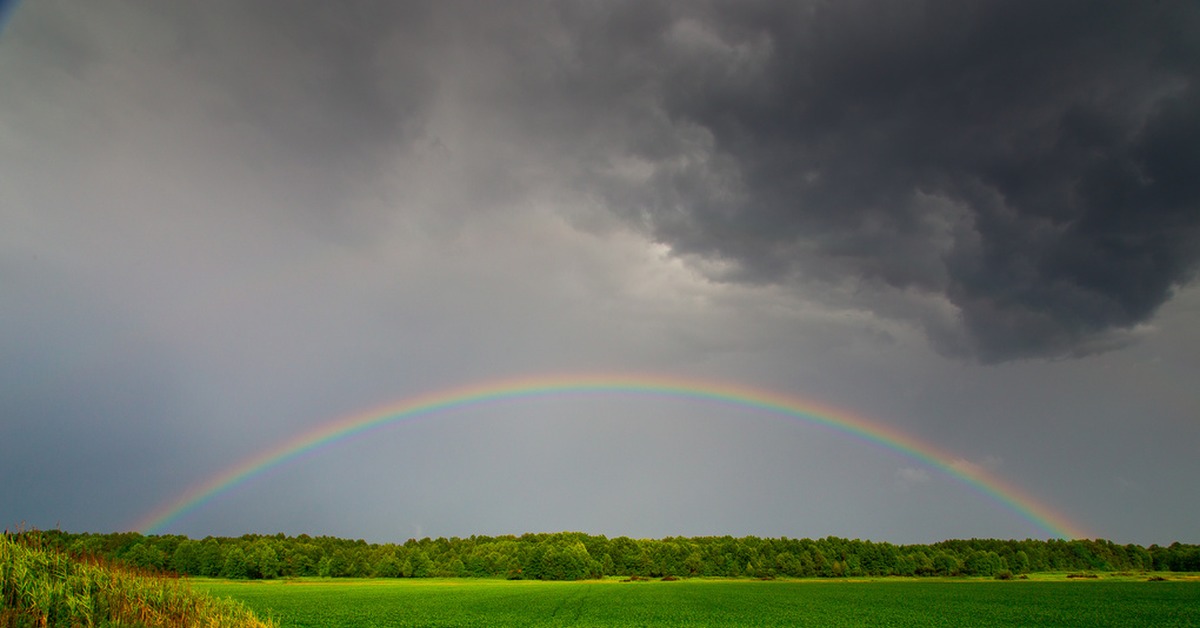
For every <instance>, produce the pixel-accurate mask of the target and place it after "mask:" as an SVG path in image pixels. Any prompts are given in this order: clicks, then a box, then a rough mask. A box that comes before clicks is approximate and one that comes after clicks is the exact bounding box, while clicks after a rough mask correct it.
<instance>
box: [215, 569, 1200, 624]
mask: <svg viewBox="0 0 1200 628" xmlns="http://www.w3.org/2000/svg"><path fill="white" fill-rule="evenodd" d="M1059 578H1062V576H1059ZM193 586H195V587H196V588H198V589H202V590H208V591H211V592H213V593H215V594H218V595H228V596H230V597H233V598H234V599H237V600H240V601H243V602H245V603H246V604H247V605H248V606H250V607H251V608H252V609H254V611H255V612H257V613H258V614H259V615H260V616H270V617H273V618H275V619H278V620H279V621H280V624H281V625H282V626H284V627H289V626H301V627H309V626H311V627H317V626H321V627H325V626H340V627H345V628H351V627H358V626H363V627H373V628H384V627H392V626H481V627H482V626H500V627H502V626H613V627H617V626H620V627H629V626H763V627H770V626H835V627H836V626H921V627H928V626H955V627H958V626H980V627H991V626H1088V627H1098V626H1156V627H1165V626H1200V582H1197V581H1172V582H1146V581H1144V579H1126V580H1120V579H1112V580H1100V581H1095V580H1091V581H1066V580H1065V579H1058V580H1052V579H1039V580H1023V581H1009V582H998V581H993V580H928V579H926V580H919V581H918V580H902V579H886V580H877V581H826V580H803V581H769V582H760V581H746V580H740V581H730V580H683V581H677V582H658V581H652V582H619V581H616V580H607V581H602V582H596V581H590V582H528V581H516V582H512V581H504V580H464V579H450V580H349V581H347V580H337V581H331V580H301V581H269V582H264V581H256V582H232V581H223V580H196V581H195V582H194V583H193Z"/></svg>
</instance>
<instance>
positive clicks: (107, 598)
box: [0, 532, 277, 628]
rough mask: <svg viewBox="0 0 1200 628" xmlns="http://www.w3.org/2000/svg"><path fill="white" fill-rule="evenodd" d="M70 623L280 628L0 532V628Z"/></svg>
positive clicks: (166, 582) (180, 584)
mask: <svg viewBox="0 0 1200 628" xmlns="http://www.w3.org/2000/svg"><path fill="white" fill-rule="evenodd" d="M49 626H69V627H72V628H74V627H76V626H80V627H87V628H106V627H117V626H124V627H131V628H132V627H159V626H161V627H164V628H224V627H229V628H276V626H277V624H276V623H275V622H273V621H264V620H261V619H259V618H257V617H255V616H254V614H253V613H251V612H250V611H249V610H248V609H247V608H246V607H245V606H243V605H241V604H239V603H237V602H234V601H233V600H229V599H218V598H214V597H212V596H209V595H207V594H204V593H200V592H196V591H192V590H191V589H190V588H189V587H188V585H187V582H186V581H185V580H180V579H179V578H176V577H172V576H168V575H163V574H155V573H150V572H145V571H139V570H136V569H132V568H128V567H123V566H120V565H116V564H111V563H105V562H104V561H100V560H96V559H86V558H72V557H70V556H67V555H66V554H64V553H62V552H59V551H55V550H51V549H47V548H45V547H43V546H42V544H41V542H40V539H39V536H38V534H37V533H36V532H24V533H20V534H16V535H10V534H9V533H7V532H6V533H4V534H3V535H0V628H41V627H49Z"/></svg>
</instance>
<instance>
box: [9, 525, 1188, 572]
mask: <svg viewBox="0 0 1200 628" xmlns="http://www.w3.org/2000/svg"><path fill="white" fill-rule="evenodd" d="M20 534H23V535H31V534H36V535H39V537H40V538H39V539H38V540H39V543H41V544H42V545H43V546H46V547H53V548H57V549H60V550H63V551H66V552H68V553H70V554H72V555H76V556H86V557H95V558H101V559H105V560H112V561H117V562H120V563H125V564H128V565H132V566H136V567H140V568H144V569H151V570H162V571H169V572H174V573H178V574H181V575H192V576H212V577H221V578H232V579H259V578H268V579H269V578H292V577H305V576H316V577H331V578H341V577H352V578H423V577H473V578H508V579H527V580H582V579H588V578H600V577H605V576H623V577H629V578H632V577H644V578H663V577H677V578H687V577H731V578H776V577H788V578H811V577H818V578H841V577H856V576H989V577H997V578H1008V577H1019V576H1020V575H1022V574H1028V573H1033V572H1048V571H1049V572H1080V573H1083V574H1086V573H1095V572H1134V571H1192V572H1195V571H1200V545H1190V544H1182V543H1172V544H1171V545H1169V546H1159V545H1151V546H1149V547H1143V546H1140V545H1134V544H1127V545H1118V544H1116V543H1113V542H1110V541H1105V540H1101V539H1097V540H1072V541H1065V540H1053V539H1052V540H1033V539H1026V540H1023V541H1017V540H996V539H970V540H950V541H941V542H938V543H933V544H927V545H896V544H892V543H887V542H873V541H862V540H858V539H844V538H837V537H826V538H823V539H816V540H812V539H790V538H786V537H781V538H759V537H755V536H744V537H736V538H735V537H732V536H712V537H668V538H664V539H632V538H629V537H625V536H618V537H614V538H608V537H606V536H603V535H592V534H585V533H581V532H558V533H549V534H523V535H520V536H513V535H506V536H470V537H467V538H460V537H451V538H442V537H439V538H436V539H430V538H423V539H419V540H417V539H409V540H408V541H406V542H404V543H403V544H394V543H386V544H379V543H367V542H366V541H363V540H349V539H342V538H336V537H330V536H315V537H313V536H308V535H305V534H301V535H299V536H286V535H284V534H282V533H280V534H275V535H257V534H248V535H244V536H240V537H211V536H210V537H205V538H203V539H191V538H188V537H186V536H180V535H150V536H147V535H142V534H140V533H137V532H124V533H110V534H94V533H70V532H64V531H61V530H46V531H26V532H22V533H20Z"/></svg>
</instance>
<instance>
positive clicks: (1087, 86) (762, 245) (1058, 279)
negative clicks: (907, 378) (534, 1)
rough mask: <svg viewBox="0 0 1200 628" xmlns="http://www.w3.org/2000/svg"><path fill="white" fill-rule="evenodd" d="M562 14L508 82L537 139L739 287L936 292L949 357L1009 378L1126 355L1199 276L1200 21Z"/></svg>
mask: <svg viewBox="0 0 1200 628" xmlns="http://www.w3.org/2000/svg"><path fill="white" fill-rule="evenodd" d="M558 17H559V19H560V20H561V24H562V25H563V28H564V29H565V32H566V33H567V39H568V40H569V41H570V42H571V43H570V45H569V46H568V47H567V48H566V49H565V50H563V51H560V54H559V57H558V58H559V64H558V65H557V66H554V67H550V68H549V69H547V70H546V71H543V72H541V73H540V74H533V75H530V74H525V75H516V76H512V77H509V79H510V80H511V79H519V80H520V82H521V84H520V86H519V89H523V90H525V92H524V98H525V101H526V102H528V103H531V104H533V105H534V107H533V109H534V110H535V111H536V112H537V115H536V117H531V118H530V119H529V125H530V126H529V131H528V135H529V136H531V137H537V136H538V134H539V133H541V134H543V135H546V136H551V137H553V138H554V141H561V140H562V138H563V137H568V138H570V139H571V142H572V148H571V149H570V150H574V151H576V153H577V155H576V156H577V157H578V155H580V154H582V155H583V157H582V158H581V159H580V161H579V162H578V163H577V165H578V166H579V167H580V168H581V170H582V172H581V174H580V177H581V180H582V181H584V182H585V185H588V186H591V187H592V189H594V190H595V191H596V192H597V193H598V194H600V195H601V196H603V197H604V198H605V199H606V200H607V201H608V202H609V203H610V204H612V205H613V206H614V207H616V208H617V209H618V211H621V212H623V213H624V214H625V215H627V216H629V217H631V218H632V219H634V220H635V221H637V222H639V223H640V224H643V225H645V226H646V227H647V228H648V229H649V230H650V231H651V233H652V234H653V235H654V237H656V238H658V239H660V240H661V241H663V242H665V243H668V244H670V245H671V246H672V247H673V249H674V250H675V251H676V252H677V253H680V254H696V255H699V256H702V257H709V258H713V259H720V260H724V261H725V262H727V263H729V264H731V265H732V266H733V268H732V269H727V270H726V272H725V273H724V275H723V278H724V279H727V280H734V281H751V282H778V283H783V284H791V285H795V286H797V287H798V288H799V289H807V288H809V287H811V286H812V285H813V282H814V281H816V282H826V283H833V284H839V283H845V282H852V283H858V284H861V285H863V286H868V287H869V286H871V285H876V286H880V287H884V288H894V289H903V290H914V291H917V292H919V293H922V294H926V295H929V296H932V297H935V298H936V297H942V298H944V299H948V300H949V302H951V303H952V304H953V305H954V306H956V307H957V309H958V311H959V312H960V316H961V325H962V329H961V330H960V332H965V333H962V334H959V335H956V334H953V333H951V332H948V331H946V330H940V329H938V328H937V325H936V324H934V323H931V322H930V323H927V324H928V327H929V332H930V335H931V337H932V338H933V339H934V341H935V342H936V343H939V344H940V348H941V349H943V350H944V351H946V352H949V353H956V354H959V353H965V354H970V355H973V356H975V357H976V358H978V359H982V360H984V361H998V360H1006V359H1013V358H1021V357H1035V356H1062V355H1071V354H1082V353H1088V352H1092V351H1095V350H1100V349H1103V348H1106V347H1110V346H1113V345H1114V344H1119V343H1120V342H1121V341H1122V337H1123V334H1124V332H1127V331H1128V330H1130V329H1131V328H1132V327H1134V326H1136V325H1137V324H1138V323H1141V322H1144V321H1146V320H1148V319H1149V318H1150V317H1151V316H1152V315H1153V314H1154V312H1155V311H1156V309H1157V308H1158V307H1159V306H1160V305H1161V304H1162V303H1163V302H1165V301H1166V300H1167V299H1169V298H1170V296H1171V294H1172V290H1173V288H1175V287H1177V286H1179V285H1181V284H1183V283H1186V282H1187V281H1188V280H1189V279H1190V278H1191V276H1192V274H1193V272H1194V270H1195V267H1196V264H1197V260H1198V251H1200V247H1198V246H1197V241H1198V240H1197V235H1198V227H1200V211H1197V209H1198V208H1197V200H1198V196H1197V195H1198V194H1200V176H1197V175H1198V174H1200V141H1198V140H1200V135H1198V130H1197V129H1198V123H1197V116H1195V115H1194V112H1195V111H1197V110H1200V84H1198V83H1197V80H1196V79H1197V76H1198V69H1200V66H1198V65H1197V60H1198V58H1200V54H1198V44H1197V41H1200V39H1198V38H1197V37H1196V36H1195V35H1196V33H1197V32H1200V8H1197V5H1195V4H1194V3H1189V2H1153V3H1152V2H1144V3H1128V2H1100V3H1097V2H1058V3H1049V4H1047V3H1033V2H957V1H956V2H921V3H901V4H895V3H887V2H837V3H719V4H714V5H705V6H701V5H695V4H681V5H678V6H672V5H664V4H655V3H637V4H636V5H629V6H617V5H605V7H604V8H603V9H600V8H596V7H587V9H586V10H584V8H582V7H581V6H578V5H570V8H566V9H562V10H561V11H559V13H558ZM515 54H516V53H514V56H515ZM545 64H546V62H543V65H545ZM526 68H528V66H526ZM526 72H528V69H527V70H526ZM564 112H570V113H569V114H565V113H564ZM597 131H599V132H597ZM597 145H598V146H599V148H594V147H595V146H597ZM579 146H583V148H579ZM589 147H592V148H589ZM559 149H560V150H564V149H562V148H561V147H560V148H559ZM622 160H623V161H622ZM622 164H624V166H625V167H626V168H625V169H626V170H629V169H630V168H632V170H633V171H637V172H635V175H636V176H632V177H630V176H625V175H628V174H629V173H628V172H623V171H622V170H621V169H622V167H623V166H622ZM639 169H640V171H639ZM614 172H616V173H617V174H616V175H614V174H613V173H614Z"/></svg>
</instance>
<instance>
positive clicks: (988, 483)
mask: <svg viewBox="0 0 1200 628" xmlns="http://www.w3.org/2000/svg"><path fill="white" fill-rule="evenodd" d="M584 393H589V394H594V393H614V394H615V393H620V394H640V395H647V396H660V397H676V398H685V399H694V400H703V401H711V402H717V403H722V404H728V405H733V406H738V407H743V408H752V409H755V410H759V411H762V412H765V413H770V414H775V415H781V416H784V417H789V418H793V419H796V420H799V421H800V422H803V423H808V424H815V425H822V426H826V427H829V428H832V429H833V430H835V431H837V432H841V433H843V434H846V435H848V436H850V437H852V438H854V439H857V440H861V441H866V442H870V443H875V444H877V445H879V446H881V447H883V448H886V449H890V450H892V451H895V452H897V453H899V454H901V455H903V456H906V457H908V458H912V459H915V460H918V461H920V462H921V463H922V464H923V465H925V466H928V467H931V468H933V469H936V470H938V471H939V472H942V473H944V474H945V475H947V476H950V477H953V478H956V479H957V480H959V481H961V482H962V483H963V484H965V485H967V486H969V487H971V488H972V489H975V490H976V491H978V492H979V493H981V494H982V495H984V496H986V497H987V498H989V499H991V500H994V501H995V502H997V503H999V504H1001V505H1003V506H1004V507H1005V508H1007V509H1008V510H1010V511H1012V512H1013V513H1015V514H1017V515H1018V516H1020V517H1021V518H1023V519H1024V520H1026V521H1028V522H1029V523H1030V524H1032V525H1033V526H1034V527H1036V528H1037V529H1038V530H1040V531H1041V532H1042V533H1043V534H1046V535H1048V536H1050V537H1059V538H1067V539H1073V538H1086V537H1087V535H1086V534H1085V533H1084V532H1083V531H1082V528H1081V527H1080V526H1078V525H1076V524H1075V523H1073V522H1072V521H1071V520H1070V519H1069V518H1068V517H1066V516H1065V515H1063V514H1061V513H1059V512H1057V511H1055V510H1054V509H1053V508H1051V507H1049V506H1047V505H1046V504H1044V503H1042V502H1041V501H1039V500H1037V499H1036V498H1034V497H1033V496H1031V495H1029V494H1028V493H1027V492H1026V491H1024V490H1022V489H1020V488H1018V487H1017V486H1014V485H1012V484H1010V483H1009V482H1007V481H1006V480H1004V479H1003V478H1001V477H1000V476H999V475H997V474H995V473H994V472H992V471H989V470H988V469H985V468H983V467H980V466H978V465H970V464H964V463H963V461H962V459H961V458H960V457H959V456H956V455H954V454H953V453H951V452H949V451H946V450H944V449H942V448H940V447H938V446H936V445H934V444H933V443H930V442H927V441H924V440H920V439H918V438H916V437H915V436H912V435H910V434H906V433H904V432H901V431H900V430H897V429H896V428H894V427H891V426H889V425H886V424H883V423H879V422H877V421H872V420H869V419H867V418H864V417H861V416H858V415H856V414H854V413H852V412H849V411H846V410H842V409H839V408H835V407H832V406H828V405H824V404H821V403H817V402H814V401H811V400H807V399H802V398H799V397H795V396H790V395H785V394H781V393H777V392H771V391H767V390H761V389H756V388H751V387H748V386H743V385H739V384H733V383H729V382H722V381H713V380H703V379H694V378H682V377H672V376H667V375H653V374H651V375H646V374H600V375H595V374H593V375H549V376H537V377H526V378H517V379H507V380H496V381H487V382H482V383H477V384H472V385H468V386H462V387H458V388H451V389H447V390H442V391H438V392H432V393H428V394H425V395H420V396H416V397H412V398H408V399H404V400H401V401H399V402H396V403H392V404H389V405H385V406H381V407H377V408H374V409H371V410H368V411H366V412H361V413H358V414H353V415H348V416H345V417H341V418H337V419H333V420H331V421H328V422H325V423H323V424H321V425H319V426H317V427H315V428H313V429H311V430H309V431H306V432H303V433H301V434H298V435H296V436H294V437H292V438H290V439H288V440H285V441H282V442H280V443H278V444H277V445H275V446H273V447H270V448H268V449H265V450H263V451H260V452H258V453H256V454H254V455H252V456H250V457H248V458H246V459H245V460H243V461H241V462H239V463H237V464H234V465H232V466H230V467H228V468H226V469H224V470H222V471H220V472H218V473H216V474H214V475H212V476H211V477H209V478H207V479H205V480H203V481H201V482H199V483H197V484H195V485H193V486H192V487H190V488H188V489H187V490H186V491H184V492H183V493H181V494H180V495H178V496H176V497H174V498H173V499H171V500H169V501H167V502H165V503H163V504H162V505H160V506H159V507H158V508H156V509H154V510H153V511H152V512H150V513H148V514H147V515H146V516H144V517H142V518H141V519H140V520H139V521H138V522H137V523H135V524H134V526H133V528H134V529H136V530H141V531H143V532H145V533H147V534H154V533H158V532H160V531H162V530H164V529H165V528H167V527H168V526H169V525H171V524H172V523H173V522H175V521H177V520H178V519H180V518H181V517H183V516H184V515H186V514H187V513H189V512H191V511H193V510H195V509H197V508H199V507H201V506H202V505H203V504H205V503H207V502H208V501H210V500H212V499H214V498H216V497H217V496H218V495H220V494H222V493H224V492H226V491H228V490H230V489H232V488H234V487H235V486H238V485H240V484H243V483H245V482H247V481H248V480H250V479H251V478H253V477H255V476H258V475H259V474H262V473H263V472H265V471H267V470H269V469H272V468H274V467H278V466H279V465H282V464H285V463H287V462H288V461H291V460H294V459H296V458H298V457H300V456H303V455H305V454H307V453H310V452H314V451H316V450H319V449H321V448H325V447H331V446H333V445H335V444H337V443H339V442H342V441H344V440H346V439H349V438H351V437H353V436H355V435H358V434H362V433H363V432H368V431H371V430H375V429H379V428H382V427H384V426H388V425H392V424H395V423H398V422H402V421H409V420H415V419H418V418H421V417H431V416H434V415H436V414H438V413H439V412H442V411H446V410H450V409H454V408H463V407H467V406H473V405H485V404H492V403H497V402H502V401H505V400H520V399H526V398H533V397H544V396H565V395H578V394H584Z"/></svg>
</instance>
